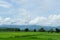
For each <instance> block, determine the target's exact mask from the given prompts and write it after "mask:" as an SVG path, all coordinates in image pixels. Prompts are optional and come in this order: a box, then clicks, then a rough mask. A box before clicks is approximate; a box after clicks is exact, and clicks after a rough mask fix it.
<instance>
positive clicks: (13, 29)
mask: <svg viewBox="0 0 60 40" xmlns="http://www.w3.org/2000/svg"><path fill="white" fill-rule="evenodd" d="M0 31H20V29H19V28H5V29H1V28H0Z"/></svg>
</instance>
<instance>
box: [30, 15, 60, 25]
mask: <svg viewBox="0 0 60 40" xmlns="http://www.w3.org/2000/svg"><path fill="white" fill-rule="evenodd" d="M29 24H31V25H34V24H35V25H43V26H60V25H59V24H60V15H50V16H49V17H36V18H35V19H33V20H31V21H30V22H29Z"/></svg>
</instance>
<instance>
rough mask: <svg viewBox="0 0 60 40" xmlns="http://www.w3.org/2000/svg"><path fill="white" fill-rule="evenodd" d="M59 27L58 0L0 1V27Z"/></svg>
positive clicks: (59, 0) (59, 8)
mask: <svg viewBox="0 0 60 40" xmlns="http://www.w3.org/2000/svg"><path fill="white" fill-rule="evenodd" d="M6 24H7V25H10V24H12V25H42V26H60V0H0V25H6Z"/></svg>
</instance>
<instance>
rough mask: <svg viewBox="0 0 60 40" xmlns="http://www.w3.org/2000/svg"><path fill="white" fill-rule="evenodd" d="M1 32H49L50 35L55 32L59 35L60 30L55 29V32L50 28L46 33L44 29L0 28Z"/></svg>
mask: <svg viewBox="0 0 60 40" xmlns="http://www.w3.org/2000/svg"><path fill="white" fill-rule="evenodd" d="M1 31H3V32H4V31H14V32H16V31H19V32H20V31H24V32H51V33H53V32H57V33H59V32H60V29H58V28H56V29H55V31H54V30H53V28H51V29H50V30H48V31H46V30H45V29H44V28H40V29H38V30H36V29H33V30H29V28H25V29H24V30H21V29H20V28H0V32H1Z"/></svg>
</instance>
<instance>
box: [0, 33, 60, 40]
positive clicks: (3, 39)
mask: <svg viewBox="0 0 60 40" xmlns="http://www.w3.org/2000/svg"><path fill="white" fill-rule="evenodd" d="M0 40H60V33H47V32H0Z"/></svg>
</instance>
